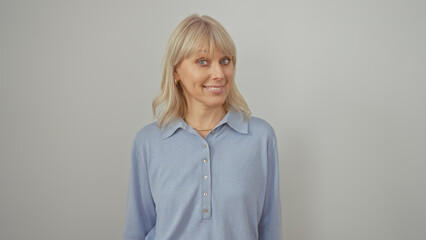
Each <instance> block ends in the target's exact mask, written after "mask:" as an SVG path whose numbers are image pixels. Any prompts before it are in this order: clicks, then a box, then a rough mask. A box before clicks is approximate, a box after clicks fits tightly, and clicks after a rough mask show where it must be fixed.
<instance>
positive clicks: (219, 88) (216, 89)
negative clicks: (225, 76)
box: [203, 86, 224, 93]
mask: <svg viewBox="0 0 426 240" xmlns="http://www.w3.org/2000/svg"><path fill="white" fill-rule="evenodd" d="M203 88H205V89H207V91H209V92H212V93H222V92H223V88H224V86H203Z"/></svg>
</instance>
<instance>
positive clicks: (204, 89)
mask: <svg viewBox="0 0 426 240" xmlns="http://www.w3.org/2000/svg"><path fill="white" fill-rule="evenodd" d="M207 46H208V45H202V47H201V48H200V49H199V50H198V51H197V52H196V53H195V54H194V55H193V56H190V57H188V58H185V59H183V60H182V61H181V62H180V64H179V65H178V66H177V67H176V69H175V72H174V78H175V80H178V81H180V84H181V86H182V89H183V93H184V96H185V98H186V102H187V103H188V107H189V108H196V109H197V108H198V109H199V108H202V109H206V108H207V109H212V108H216V107H222V106H223V104H224V103H225V100H226V98H227V97H228V94H229V91H230V87H231V81H232V80H233V77H234V64H233V63H232V57H231V56H226V55H224V54H223V53H222V51H221V50H220V49H218V48H215V49H213V51H212V55H209V53H208V51H207V49H208V48H207Z"/></svg>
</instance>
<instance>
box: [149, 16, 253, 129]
mask: <svg viewBox="0 0 426 240" xmlns="http://www.w3.org/2000/svg"><path fill="white" fill-rule="evenodd" d="M205 42H207V43H208V45H209V51H210V53H211V52H212V51H213V49H214V48H215V47H218V48H219V49H220V50H221V51H222V52H223V53H224V54H226V55H229V56H231V57H232V63H233V65H234V67H235V64H236V60H237V59H236V49H235V45H234V42H233V41H232V39H231V37H230V36H229V34H228V33H227V32H226V30H225V28H224V27H223V26H222V25H221V24H220V23H219V22H217V21H216V20H215V19H213V18H211V17H209V16H205V15H204V16H199V15H198V14H193V15H191V16H188V17H187V18H185V19H184V20H183V21H182V22H181V23H180V24H179V25H178V26H177V27H176V29H175V30H174V31H173V33H172V35H171V36H170V39H169V41H168V44H167V48H166V53H165V55H164V58H163V65H162V81H161V92H160V94H159V95H158V96H157V97H156V98H155V99H154V100H153V101H152V110H153V113H154V118H156V119H158V126H159V127H164V126H166V125H167V124H169V123H171V122H173V121H175V120H177V119H178V118H183V117H184V113H185V111H186V107H187V104H186V99H185V96H184V94H183V91H182V87H181V86H180V84H177V85H176V84H175V82H174V78H173V71H174V70H175V68H176V66H177V65H178V64H179V62H180V61H181V60H182V59H184V58H187V57H189V56H191V55H192V54H194V53H195V51H196V50H197V49H198V48H199V47H200V45H201V44H202V43H205ZM223 107H224V109H225V110H226V111H230V110H231V111H242V112H243V113H244V116H245V117H246V118H248V117H250V114H251V112H250V109H249V107H248V105H247V103H246V101H245V100H244V98H243V96H242V95H241V93H240V92H239V91H238V89H237V86H236V85H235V82H234V79H232V80H231V89H230V92H229V95H228V97H227V99H226V100H225V103H224V104H223Z"/></svg>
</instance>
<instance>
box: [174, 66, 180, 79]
mask: <svg viewBox="0 0 426 240" xmlns="http://www.w3.org/2000/svg"><path fill="white" fill-rule="evenodd" d="M173 79H175V80H176V81H179V80H180V75H179V73H178V72H177V71H176V68H175V69H174V70H173Z"/></svg>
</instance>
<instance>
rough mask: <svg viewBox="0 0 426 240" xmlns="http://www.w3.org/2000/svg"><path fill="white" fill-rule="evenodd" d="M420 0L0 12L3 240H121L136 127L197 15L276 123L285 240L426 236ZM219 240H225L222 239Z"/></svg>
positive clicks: (423, 8)
mask: <svg viewBox="0 0 426 240" xmlns="http://www.w3.org/2000/svg"><path fill="white" fill-rule="evenodd" d="M425 12H426V2H425V1H414V0H413V1H402V0H400V1H378V0H369V1H355V0H353V1H337V0H335V1H332V0H324V1H314V0H307V1H296V0H295V1H285V0H284V1H252V2H250V1H243V0H236V1H230V0H216V1H202V0H196V1H195V0H180V1H172V0H170V1H100V0H99V1H90V0H89V1H87V0H85V1H81V0H79V1H47V0H39V1H29V0H28V1H16V0H15V1H5V0H1V2H0V34H1V37H0V78H1V82H0V84H1V85H0V111H1V112H0V113H1V124H0V144H1V146H0V147H1V149H0V151H1V152H0V157H1V161H0V191H1V198H0V239H2V240H3V239H4V240H21V239H34V240H42V239H43V240H45V239H61V240H68V239H69V240H75V239H90V240H97V239H99V240H101V239H102V240H104V239H121V237H122V233H123V228H124V220H125V216H124V213H125V208H126V197H127V195H126V194H127V186H128V178H129V171H130V150H131V144H132V140H133V138H134V136H135V135H136V132H137V131H138V130H139V129H140V128H141V127H142V126H144V125H146V124H148V123H150V122H152V113H151V101H152V99H153V98H154V97H155V96H156V94H157V93H158V92H159V88H160V78H161V70H160V66H161V59H162V56H163V53H164V50H165V47H166V43H167V40H168V37H169V35H170V34H171V32H172V30H173V29H174V27H175V26H176V25H177V24H178V23H179V22H180V21H181V20H182V19H183V18H184V17H186V16H188V15H189V14H192V13H200V14H207V15H210V16H212V17H214V18H216V19H217V20H219V21H220V22H221V23H222V24H223V25H224V26H225V28H226V29H227V30H228V32H229V33H230V35H231V36H232V37H233V39H234V41H235V43H236V45H237V50H238V62H237V73H236V82H237V85H238V87H239V89H240V91H241V92H242V94H243V95H244V97H245V98H246V100H247V102H248V104H249V106H250V107H251V110H252V112H253V114H254V116H257V117H261V118H263V119H265V120H267V121H268V122H269V123H270V124H271V125H272V126H273V127H274V129H275V131H276V134H277V138H278V145H279V154H280V181H281V200H282V208H283V212H282V213H283V219H284V221H283V232H284V239H286V240H341V239H344V240H359V239H362V240H379V239H383V240H385V239H386V240H402V239H404V240H406V239H409V240H423V239H426V228H425V223H426V206H425V205H426V174H425V173H426V70H425V69H426V44H425V43H426V14H425ZM218 240H221V239H218Z"/></svg>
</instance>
